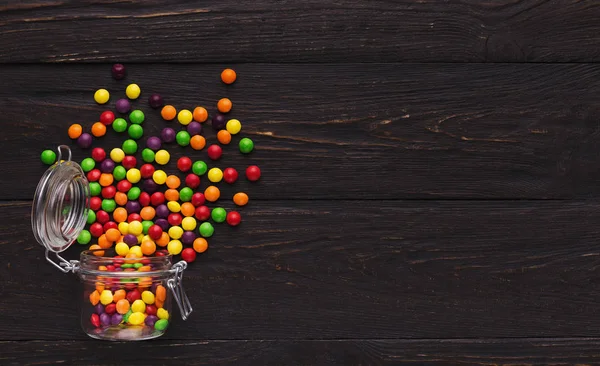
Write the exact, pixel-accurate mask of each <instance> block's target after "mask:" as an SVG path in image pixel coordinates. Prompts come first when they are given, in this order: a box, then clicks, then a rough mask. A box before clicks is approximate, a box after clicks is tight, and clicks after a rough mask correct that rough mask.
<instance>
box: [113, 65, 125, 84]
mask: <svg viewBox="0 0 600 366" xmlns="http://www.w3.org/2000/svg"><path fill="white" fill-rule="evenodd" d="M111 72H112V76H113V78H115V79H116V80H121V79H124V78H125V66H123V65H122V64H114V65H113V67H112V70H111Z"/></svg>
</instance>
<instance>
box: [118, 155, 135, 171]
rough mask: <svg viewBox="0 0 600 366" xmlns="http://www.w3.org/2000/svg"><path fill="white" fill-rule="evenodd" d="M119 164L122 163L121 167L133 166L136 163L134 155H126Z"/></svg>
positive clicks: (129, 167)
mask: <svg viewBox="0 0 600 366" xmlns="http://www.w3.org/2000/svg"><path fill="white" fill-rule="evenodd" d="M121 165H123V168H125V169H131V168H135V166H136V165H137V159H136V158H135V156H131V155H127V156H126V157H124V158H123V161H122V162H121Z"/></svg>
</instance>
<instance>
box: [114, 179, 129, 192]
mask: <svg viewBox="0 0 600 366" xmlns="http://www.w3.org/2000/svg"><path fill="white" fill-rule="evenodd" d="M131 187H132V186H131V183H129V182H128V181H126V180H122V181H120V182H119V183H117V190H118V191H119V192H127V191H129V190H130V189H131Z"/></svg>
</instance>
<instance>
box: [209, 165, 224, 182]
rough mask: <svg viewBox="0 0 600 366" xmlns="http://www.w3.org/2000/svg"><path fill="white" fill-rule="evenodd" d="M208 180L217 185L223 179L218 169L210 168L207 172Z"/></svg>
mask: <svg viewBox="0 0 600 366" xmlns="http://www.w3.org/2000/svg"><path fill="white" fill-rule="evenodd" d="M207 176H208V180H210V181H211V182H213V183H218V182H220V181H221V180H222V179H223V172H222V171H221V169H219V168H212V169H211V170H209V171H208V175H207Z"/></svg>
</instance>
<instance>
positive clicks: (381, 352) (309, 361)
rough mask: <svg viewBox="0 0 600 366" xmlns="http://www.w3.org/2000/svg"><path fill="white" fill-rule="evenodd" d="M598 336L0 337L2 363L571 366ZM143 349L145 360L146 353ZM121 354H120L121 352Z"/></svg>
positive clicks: (593, 351)
mask: <svg viewBox="0 0 600 366" xmlns="http://www.w3.org/2000/svg"><path fill="white" fill-rule="evenodd" d="M598 347H600V340H598V339H597V338H574V339H573V338H571V339H561V338H559V339H543V338H542V339H539V338H537V339H536V338H534V339H531V338H523V339H481V340H472V339H464V340H435V339H432V340H379V339H378V340H335V341H331V340H325V341H321V340H306V341H297V340H264V341H223V340H216V341H215V340H193V341H175V342H167V341H160V340H159V341H152V342H142V343H135V344H131V343H118V342H111V343H107V342H94V341H46V342H36V341H33V342H0V361H2V364H3V365H7V366H8V365H55V364H58V363H64V362H66V363H70V364H85V365H122V364H124V363H126V364H127V365H147V364H148V362H151V363H152V365H183V364H185V365H215V364H219V365H222V364H224V365H239V364H244V365H397V364H406V365H458V364H460V365H473V366H475V365H548V364H552V365H570V364H596V363H598V360H599V358H600V353H599V352H598ZM140 354H143V355H144V359H142V358H140ZM115 355H119V356H118V357H115Z"/></svg>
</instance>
